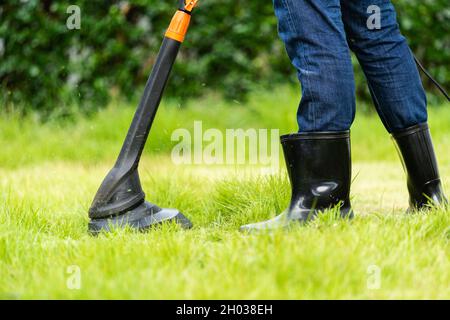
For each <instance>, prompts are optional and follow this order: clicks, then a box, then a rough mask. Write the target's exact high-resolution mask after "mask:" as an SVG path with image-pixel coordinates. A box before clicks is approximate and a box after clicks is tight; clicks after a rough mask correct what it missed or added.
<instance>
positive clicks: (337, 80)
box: [241, 0, 355, 231]
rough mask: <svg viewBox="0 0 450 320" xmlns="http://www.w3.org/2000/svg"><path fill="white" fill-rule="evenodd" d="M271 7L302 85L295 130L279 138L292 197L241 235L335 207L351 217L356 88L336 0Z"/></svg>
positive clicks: (298, 0) (297, 0)
mask: <svg viewBox="0 0 450 320" xmlns="http://www.w3.org/2000/svg"><path fill="white" fill-rule="evenodd" d="M274 5H275V12H276V15H277V17H278V20H279V32H280V36H281V38H282V40H283V41H284V42H285V44H286V48H287V52H288V54H289V57H290V58H291V60H292V64H293V65H294V67H295V68H296V69H297V72H298V76H299V80H300V82H301V84H302V100H301V103H300V107H299V110H298V122H299V128H300V132H299V133H294V134H290V135H285V136H283V137H281V144H282V146H283V152H284V157H285V160H286V167H287V170H288V174H289V179H290V182H291V187H292V193H291V195H292V197H291V202H290V205H289V207H288V208H287V209H286V210H285V211H284V212H283V213H282V214H281V215H279V216H277V217H276V218H275V219H272V220H269V221H264V222H261V223H256V224H251V225H247V226H243V227H242V228H241V230H243V231H253V230H261V229H263V230H265V229H274V228H279V227H286V226H289V225H290V224H291V223H292V222H295V223H297V222H303V221H306V220H308V219H310V218H311V217H314V216H315V215H316V214H317V212H318V211H320V210H325V209H328V208H331V207H335V206H339V207H340V214H341V216H343V217H347V216H350V217H351V216H352V212H351V206H350V198H349V193H350V182H351V159H350V133H349V131H348V130H349V128H350V126H351V124H352V122H353V118H354V113H355V96H354V95H355V88H354V78H353V68H352V63H351V58H350V50H349V48H348V45H347V43H346V38H345V33H344V25H343V23H342V17H341V8H340V4H339V0H274Z"/></svg>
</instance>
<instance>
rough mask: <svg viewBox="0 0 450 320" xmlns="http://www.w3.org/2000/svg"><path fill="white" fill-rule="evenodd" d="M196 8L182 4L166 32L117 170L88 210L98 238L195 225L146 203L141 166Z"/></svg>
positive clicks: (190, 3) (175, 212)
mask: <svg viewBox="0 0 450 320" xmlns="http://www.w3.org/2000/svg"><path fill="white" fill-rule="evenodd" d="M196 4H197V0H190V1H187V2H186V3H185V1H184V0H180V8H179V10H178V11H177V12H176V14H175V16H174V17H173V19H172V22H171V24H170V26H169V28H168V30H167V32H166V35H165V37H164V41H163V43H162V46H161V49H160V52H159V54H158V57H157V59H156V63H155V65H154V67H153V70H152V72H151V75H150V77H149V79H148V81H147V84H146V86H145V90H144V94H143V96H142V99H141V101H140V103H139V106H138V108H137V110H136V113H135V115H134V118H133V122H132V123H131V126H130V129H129V130H128V134H127V137H126V139H125V142H124V144H123V146H122V150H121V152H120V155H119V157H118V159H117V161H116V164H115V165H114V168H113V169H112V170H111V171H110V172H109V173H108V175H107V176H106V178H105V179H104V181H103V183H102V185H101V186H100V188H99V190H98V191H97V194H96V196H95V198H94V201H93V203H92V205H91V208H90V209H89V217H90V219H91V221H90V223H89V231H90V232H91V233H94V234H96V233H99V232H101V231H110V230H111V229H112V228H117V227H118V228H124V227H126V226H129V227H131V228H133V229H137V230H146V229H149V228H150V227H152V226H155V225H158V224H160V223H163V222H168V221H173V222H175V223H177V224H179V225H180V226H181V227H183V228H186V229H188V228H191V227H192V223H191V222H190V221H189V220H188V219H187V218H186V217H185V216H184V215H183V214H182V213H180V212H179V211H178V210H176V209H164V208H160V207H158V206H156V205H154V204H152V203H149V202H147V201H145V194H144V192H143V190H142V187H141V182H140V179H139V173H138V166H139V161H140V159H141V155H142V151H143V149H144V146H145V143H146V141H147V137H148V134H149V132H150V129H151V126H152V124H153V120H154V119H155V115H156V112H157V110H158V107H159V104H160V102H161V98H162V95H163V92H164V88H165V86H166V84H167V79H168V78H169V74H170V71H171V70H172V66H173V64H174V63H175V59H176V57H177V55H178V51H179V49H180V46H181V43H182V42H183V40H184V37H185V34H186V32H187V29H188V26H189V22H190V17H191V12H192V10H193V8H194V7H195V5H196Z"/></svg>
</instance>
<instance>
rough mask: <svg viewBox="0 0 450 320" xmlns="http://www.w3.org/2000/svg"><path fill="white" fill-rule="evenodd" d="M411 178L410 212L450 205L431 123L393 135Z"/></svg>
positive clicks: (408, 175)
mask: <svg viewBox="0 0 450 320" xmlns="http://www.w3.org/2000/svg"><path fill="white" fill-rule="evenodd" d="M392 137H393V139H394V141H395V145H396V147H397V150H398V153H399V155H400V159H401V161H402V164H403V168H404V169H405V172H406V176H407V185H408V191H409V211H414V210H419V209H423V208H427V207H430V206H441V205H444V204H447V203H448V201H447V199H446V198H445V195H444V192H443V190H442V184H441V179H440V177H439V170H438V165H437V161H436V155H435V153H434V148H433V142H432V140H431V135H430V130H429V128H428V124H427V123H422V124H418V125H415V126H413V127H410V128H407V129H405V130H402V131H400V132H396V133H393V134H392Z"/></svg>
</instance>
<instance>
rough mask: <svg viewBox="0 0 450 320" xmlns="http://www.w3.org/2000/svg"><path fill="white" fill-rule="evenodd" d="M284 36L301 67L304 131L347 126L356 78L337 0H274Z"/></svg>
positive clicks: (299, 115) (297, 66)
mask: <svg viewBox="0 0 450 320" xmlns="http://www.w3.org/2000/svg"><path fill="white" fill-rule="evenodd" d="M273 2H274V8H275V14H276V16H277V18H278V31H279V35H280V38H281V39H282V40H283V42H284V43H285V46H286V50H287V53H288V55H289V57H290V59H291V62H292V64H293V65H294V67H295V69H296V70H297V73H298V78H299V80H300V82H301V85H302V98H301V102H300V106H299V108H298V113H297V120H298V124H299V129H300V132H315V131H342V130H348V129H349V128H350V126H351V124H352V122H353V119H354V116H355V84H354V76H353V68H352V63H351V58H350V50H349V48H348V45H347V41H346V37H345V31H344V25H343V23H342V16H341V7H340V2H339V0H274V1H273Z"/></svg>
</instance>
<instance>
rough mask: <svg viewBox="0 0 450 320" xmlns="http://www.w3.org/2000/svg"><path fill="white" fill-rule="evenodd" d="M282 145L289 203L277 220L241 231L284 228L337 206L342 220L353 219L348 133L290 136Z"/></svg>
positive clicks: (254, 225) (286, 137)
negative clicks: (343, 218)
mask: <svg viewBox="0 0 450 320" xmlns="http://www.w3.org/2000/svg"><path fill="white" fill-rule="evenodd" d="M281 144H282V146H283V151H284V158H285V160H286V167H287V171H288V174H289V180H290V182H291V186H292V197H291V203H290V205H289V207H288V208H287V209H286V210H285V211H284V212H283V213H282V214H280V215H279V216H277V217H276V218H274V219H272V220H268V221H265V222H260V223H255V224H249V225H245V226H242V227H241V231H247V232H251V231H258V230H270V229H278V228H284V227H287V226H289V225H291V224H292V223H293V222H295V223H298V222H305V221H307V220H309V219H312V218H314V217H315V216H316V214H317V213H318V212H319V211H322V210H324V209H329V208H333V207H335V206H340V214H341V216H342V217H348V218H351V217H353V213H352V210H351V206H350V198H349V195H350V183H351V158H350V157H351V156H350V132H349V131H344V132H314V133H297V134H290V135H285V136H282V137H281Z"/></svg>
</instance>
